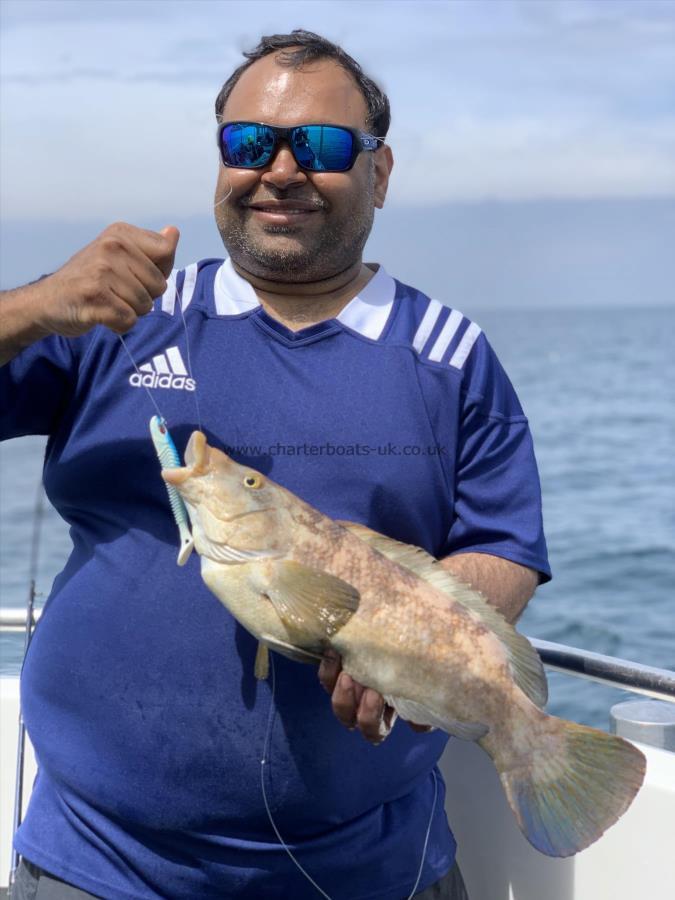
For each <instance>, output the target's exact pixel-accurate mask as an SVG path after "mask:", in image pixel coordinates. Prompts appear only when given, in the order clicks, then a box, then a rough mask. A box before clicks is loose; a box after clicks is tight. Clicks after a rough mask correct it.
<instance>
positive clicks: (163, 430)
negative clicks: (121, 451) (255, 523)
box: [150, 416, 195, 566]
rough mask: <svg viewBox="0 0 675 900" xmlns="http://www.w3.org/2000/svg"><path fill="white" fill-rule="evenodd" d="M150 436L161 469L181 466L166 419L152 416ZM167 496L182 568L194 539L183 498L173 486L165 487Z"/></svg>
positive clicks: (179, 563) (192, 546)
mask: <svg viewBox="0 0 675 900" xmlns="http://www.w3.org/2000/svg"><path fill="white" fill-rule="evenodd" d="M150 436H151V438H152V443H153V444H154V445H155V451H156V453H157V458H158V459H159V461H160V463H161V464H162V468H163V469H175V468H179V467H180V465H181V461H180V456H179V455H178V451H177V450H176V445H175V444H174V442H173V439H172V437H171V435H170V434H169V428H168V426H167V424H166V419H165V418H163V417H162V416H153V417H152V418H151V419H150ZM166 490H167V493H168V494H169V503H170V504H171V512H172V513H173V517H174V519H175V522H176V525H177V526H178V533H179V535H180V548H179V550H178V565H179V566H184V565H185V563H186V562H187V561H188V558H189V556H190V554H191V553H192V550H193V548H194V545H195V542H194V538H193V537H192V535H191V534H190V524H189V522H190V520H189V518H188V512H187V509H186V508H185V503H184V502H183V498H182V497H181V495H180V494H179V493H178V491H177V490H176V488H175V487H173V485H170V484H167V485H166Z"/></svg>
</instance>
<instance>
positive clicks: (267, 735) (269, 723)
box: [260, 653, 438, 900]
mask: <svg viewBox="0 0 675 900" xmlns="http://www.w3.org/2000/svg"><path fill="white" fill-rule="evenodd" d="M270 682H271V696H270V711H269V714H268V716H267V729H266V731H265V743H264V746H263V755H262V759H261V760H260V785H261V787H262V795H263V800H264V802H265V809H266V811H267V818H268V819H269V820H270V825H271V826H272V828H273V829H274V833H275V834H276V836H277V840H278V841H279V843H280V844H281V846H282V847H283V848H284V850H285V851H286V853H288V855H289V856H290V858H291V860H292V861H293V862H294V863H295V865H296V866H297V867H298V869H300V871H301V872H302V874H303V875H304V876H305V878H306V879H307V880H308V881H309V882H311V884H313V885H314V887H315V888H316V889H317V891H318V892H319V893H320V894H321V896H322V897H325V898H326V900H332V898H331V897H330V895H329V894H327V893H326V892H325V891H324V890H323V889H322V888H320V887H319V885H318V884H317V883H316V881H314V879H313V878H312V876H311V875H310V874H309V872H307V870H306V869H304V868H303V867H302V866H301V865H300V863H299V862H298V860H297V859H296V858H295V856H294V855H293V853H292V851H291V849H290V847H289V846H288V844H287V843H286V841H284V839H283V838H282V836H281V833H280V831H279V829H278V828H277V824H276V822H275V821H274V818H273V816H272V810H271V809H270V805H269V802H268V800H267V790H266V788H265V765H266V764H267V763H268V762H269V747H270V740H271V738H272V723H273V722H274V697H275V691H276V681H275V677H274V655H273V654H272V653H270ZM431 774H432V775H433V778H434V799H433V802H432V804H431V815H430V816H429V824H428V825H427V831H426V834H425V836H424V846H423V847H422V859H421V860H420V867H419V870H418V872H417V878H416V879H415V884H414V885H413V889H412V891H411V892H410V894H409V895H408V897H407V898H406V900H412V898H413V897H414V895H415V891H416V890H417V885H418V884H419V883H420V878H421V877H422V869H423V868H424V861H425V859H426V856H427V847H428V845H429V835H430V834H431V824H432V822H433V820H434V812H435V810H436V799H437V797H438V779H437V777H436V772H435V771H434V769H432V770H431Z"/></svg>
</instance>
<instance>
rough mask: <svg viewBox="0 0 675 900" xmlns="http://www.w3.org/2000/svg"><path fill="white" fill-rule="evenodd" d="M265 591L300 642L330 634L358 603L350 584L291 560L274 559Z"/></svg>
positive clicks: (340, 626)
mask: <svg viewBox="0 0 675 900" xmlns="http://www.w3.org/2000/svg"><path fill="white" fill-rule="evenodd" d="M265 593H266V594H267V596H268V597H269V599H270V600H271V601H272V603H273V605H274V608H275V610H276V612H277V614H278V615H279V618H280V619H281V620H282V622H283V623H284V626H285V627H286V629H287V630H288V632H289V634H291V635H292V637H293V643H297V644H299V645H300V646H302V645H306V644H308V643H315V642H316V641H321V640H325V639H327V638H330V637H331V636H332V635H334V634H335V633H336V632H337V631H339V630H340V629H341V628H342V627H343V626H344V625H345V624H346V623H347V622H348V621H349V619H350V618H351V617H352V616H353V615H354V613H355V612H356V610H357V608H358V605H359V592H358V591H357V590H356V588H354V587H352V585H351V584H347V582H346V581H342V579H340V578H335V577H334V576H333V575H329V574H328V573H327V572H321V571H319V570H318V569H310V568H309V567H308V566H304V565H302V564H301V563H297V562H293V561H292V560H291V561H284V562H278V563H275V565H274V570H273V574H272V576H271V578H270V579H269V582H268V585H267V588H266V591H265Z"/></svg>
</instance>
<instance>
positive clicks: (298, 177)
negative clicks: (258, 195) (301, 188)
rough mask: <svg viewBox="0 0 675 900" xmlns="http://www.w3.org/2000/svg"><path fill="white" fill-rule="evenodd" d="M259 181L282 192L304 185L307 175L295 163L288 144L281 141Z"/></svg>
mask: <svg viewBox="0 0 675 900" xmlns="http://www.w3.org/2000/svg"><path fill="white" fill-rule="evenodd" d="M260 180H261V181H262V182H264V183H265V184H271V185H273V186H274V187H276V188H278V189H279V190H283V189H285V188H289V187H293V186H295V185H300V184H304V183H305V182H306V181H307V174H306V172H305V171H304V170H303V169H301V168H300V166H299V165H298V163H297V162H296V160H295V157H294V156H293V154H292V153H291V148H290V147H289V146H288V144H287V143H286V142H285V141H282V142H280V143H279V146H278V147H277V151H276V153H275V154H274V156H273V157H272V160H271V162H270V163H269V166H268V168H267V169H266V171H265V172H264V173H263V174H262V176H261V178H260Z"/></svg>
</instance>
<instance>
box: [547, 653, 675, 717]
mask: <svg viewBox="0 0 675 900" xmlns="http://www.w3.org/2000/svg"><path fill="white" fill-rule="evenodd" d="M529 641H530V643H531V644H532V646H533V647H534V648H535V649H536V651H537V653H538V654H539V656H540V657H541V661H542V662H543V663H544V665H545V666H546V667H547V668H548V669H553V671H555V672H563V673H564V674H565V675H576V676H578V677H580V678H586V679H588V680H589V681H597V682H599V683H600V684H606V685H609V686H610V687H613V688H620V689H621V690H624V691H631V693H634V694H644V695H645V696H647V697H653V698H654V699H656V700H669V701H670V702H671V703H673V702H675V672H671V671H670V670H669V669H657V668H655V667H654V666H643V665H641V664H640V663H634V662H629V661H628V660H627V659H619V658H618V657H616V656H604V655H603V654H602V653H593V652H591V651H590V650H579V649H578V648H576V647H567V646H566V645H565V644H554V643H553V642H552V641H540V640H538V639H536V638H529Z"/></svg>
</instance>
